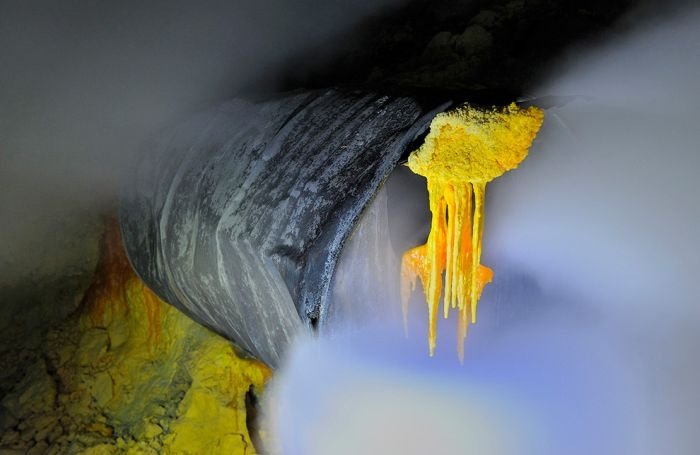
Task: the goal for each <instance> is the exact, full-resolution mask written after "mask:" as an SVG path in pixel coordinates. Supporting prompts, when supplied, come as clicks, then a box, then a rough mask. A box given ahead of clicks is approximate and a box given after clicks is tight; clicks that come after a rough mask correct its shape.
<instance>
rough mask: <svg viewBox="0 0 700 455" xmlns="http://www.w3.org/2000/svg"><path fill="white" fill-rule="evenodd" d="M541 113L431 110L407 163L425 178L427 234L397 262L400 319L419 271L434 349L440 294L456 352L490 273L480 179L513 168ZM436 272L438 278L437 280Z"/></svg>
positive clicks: (524, 151) (511, 108) (483, 183)
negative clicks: (455, 317)
mask: <svg viewBox="0 0 700 455" xmlns="http://www.w3.org/2000/svg"><path fill="white" fill-rule="evenodd" d="M543 118H544V113H543V112H542V110H540V109H538V108H536V107H528V108H519V107H518V106H516V105H515V104H511V105H510V106H508V107H506V108H503V109H491V110H481V109H476V108H473V107H470V106H468V105H465V106H463V107H460V108H458V109H456V110H454V111H450V112H446V113H443V114H438V115H437V116H436V117H435V119H433V121H432V123H431V125H430V132H429V133H428V136H427V137H426V139H425V142H424V144H423V145H422V146H421V147H420V148H419V149H418V150H416V151H414V152H413V153H411V155H410V156H409V158H408V167H409V168H410V169H411V170H412V171H413V172H415V173H416V174H419V175H422V176H424V177H425V178H426V179H427V181H428V182H427V183H428V194H429V198H430V212H431V213H432V222H431V226H430V234H429V235H428V241H427V243H426V244H424V245H420V246H417V247H415V248H412V249H410V250H408V251H407V252H406V253H404V255H403V259H402V262H401V300H402V304H403V313H404V324H405V325H406V324H407V313H408V301H409V298H410V296H411V293H412V292H413V291H414V290H415V287H416V278H420V280H421V283H422V285H423V289H424V291H425V295H426V302H427V305H428V318H429V329H428V345H429V348H430V355H433V353H434V351H435V342H436V325H437V314H438V305H439V302H440V296H441V294H442V293H443V290H444V298H443V313H444V316H445V318H447V317H448V315H449V310H450V308H453V309H457V310H458V312H459V329H458V332H459V333H458V337H457V342H458V350H459V357H460V360H463V359H464V339H465V338H466V336H467V327H468V326H469V324H470V323H474V322H476V306H477V302H478V300H479V297H480V296H481V291H482V290H483V288H484V286H485V285H486V284H487V283H489V282H490V281H491V279H492V278H493V272H492V271H491V269H489V268H488V267H484V266H483V265H481V263H480V258H481V239H482V235H483V227H484V196H485V192H486V184H487V183H488V182H490V181H491V180H493V179H495V178H496V177H499V176H500V175H502V174H503V173H505V172H506V171H509V170H511V169H515V168H516V167H517V166H518V165H519V164H520V162H521V161H523V160H524V159H525V157H526V156H527V152H528V149H529V148H530V145H531V144H532V141H533V140H534V138H535V136H536V135H537V131H538V130H539V128H540V126H541V125H542V120H543ZM443 273H444V280H443Z"/></svg>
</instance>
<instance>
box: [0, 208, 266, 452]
mask: <svg viewBox="0 0 700 455" xmlns="http://www.w3.org/2000/svg"><path fill="white" fill-rule="evenodd" d="M40 358H43V359H45V360H42V361H41V362H38V363H37V365H36V366H35V367H34V370H36V371H35V372H34V373H33V374H32V376H31V377H28V378H27V379H26V380H25V382H26V384H25V385H21V386H20V387H19V388H18V389H17V390H16V391H14V392H13V393H12V394H10V395H11V396H10V397H9V399H6V400H4V401H2V402H0V413H2V412H3V411H7V410H9V411H10V412H9V413H11V414H12V415H13V418H14V419H16V420H17V421H18V424H17V425H16V427H17V428H22V430H21V431H19V433H17V432H16V431H14V430H9V431H8V432H7V433H5V434H1V435H0V452H2V450H1V449H3V448H9V449H12V450H16V453H27V452H28V451H29V452H31V453H34V452H33V451H32V450H33V449H32V450H30V449H31V444H30V443H25V441H30V442H31V441H36V442H35V443H32V444H35V445H36V446H39V445H41V447H42V448H46V449H47V450H48V449H50V450H48V451H46V452H43V451H39V452H36V453H85V454H161V453H162V454H173V455H175V454H181V455H190V454H191V455H194V454H247V455H253V454H255V453H256V448H255V447H254V446H253V444H252V441H251V435H249V433H248V428H247V425H246V402H245V399H246V393H247V392H248V391H249V390H250V389H251V388H252V389H253V390H255V391H257V392H260V391H261V390H262V389H263V388H264V385H265V383H266V381H267V380H268V378H269V377H270V374H271V372H270V370H269V369H268V368H267V367H266V366H265V365H263V364H262V363H260V362H258V361H256V360H252V359H246V358H243V357H242V356H240V355H239V354H238V353H237V352H236V350H235V349H234V347H233V346H232V345H231V343H230V342H228V341H227V340H225V339H223V338H221V337H220V336H218V335H216V334H215V333H213V332H211V331H209V330H207V329H206V328H204V327H202V326H200V325H199V324H197V323H195V322H194V321H192V320H191V319H189V318H188V317H187V316H185V315H184V314H182V313H180V312H179V311H178V310H177V309H175V308H173V307H171V306H170V305H167V304H166V303H164V302H162V301H161V300H160V299H159V298H158V297H157V296H156V295H155V294H153V292H151V291H150V290H149V289H148V287H146V285H145V284H144V283H143V282H142V281H141V280H140V279H139V278H138V277H137V276H136V275H135V274H134V272H133V271H132V270H131V267H130V266H129V263H128V261H127V259H126V256H125V253H124V251H123V248H122V245H121V239H120V237H119V228H118V226H117V225H116V223H115V222H113V223H111V224H110V226H108V228H107V230H106V232H105V235H104V239H103V243H102V256H101V259H100V262H99V265H98V268H97V270H96V276H95V279H94V282H93V285H92V287H91V288H90V290H89V291H88V292H87V294H86V296H85V298H84V301H83V304H82V308H81V311H80V314H77V315H76V317H75V318H71V319H70V320H69V321H66V323H65V324H64V325H63V326H61V327H57V328H54V329H52V330H51V331H50V332H49V334H48V335H47V340H46V346H45V348H44V350H43V352H42V355H41V357H40ZM13 394H16V395H17V399H14V398H13ZM25 396H29V397H30V400H29V401H27V400H24V401H23V398H22V397H25ZM25 401H27V402H26V403H25ZM15 433H17V434H15ZM260 436H261V437H262V436H264V435H260ZM12 453H15V452H12Z"/></svg>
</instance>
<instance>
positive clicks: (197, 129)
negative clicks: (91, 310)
mask: <svg viewBox="0 0 700 455" xmlns="http://www.w3.org/2000/svg"><path fill="white" fill-rule="evenodd" d="M435 107H436V106H435V105H432V106H428V107H426V106H424V105H421V104H420V103H418V102H417V101H415V100H413V99H410V98H404V97H389V96H379V95H376V94H372V93H362V92H347V91H346V92H343V91H337V90H326V91H314V92H307V93H292V94H285V95H282V96H280V97H279V98H277V99H274V100H270V101H262V102H248V101H241V100H234V101H231V102H228V103H226V104H223V105H221V106H219V107H218V108H217V109H215V110H214V111H212V112H207V113H205V114H202V115H200V116H198V117H196V118H194V119H192V120H191V121H189V122H188V123H187V124H186V125H182V126H181V127H179V128H178V129H177V130H176V131H175V133H174V134H173V135H172V136H171V137H170V139H169V140H168V141H167V142H163V143H161V144H160V146H159V147H158V148H157V149H155V150H153V152H152V153H150V154H149V155H148V156H147V157H146V159H145V160H144V162H143V163H142V164H141V165H140V166H139V168H138V170H137V172H136V175H135V178H134V181H133V182H132V184H131V185H129V187H128V188H127V189H126V191H125V193H124V197H123V201H122V205H121V214H120V220H121V221H120V222H121V229H122V234H123V237H124V242H125V246H126V250H127V253H128V256H129V258H130V260H131V262H132V265H133V266H134V268H135V269H136V271H137V273H138V274H139V275H140V276H141V278H142V279H143V280H144V281H145V282H146V283H147V284H148V285H149V286H150V287H151V288H152V289H153V290H154V291H155V292H156V293H157V294H158V295H159V296H160V297H162V298H163V299H164V300H166V301H167V302H169V303H171V304H172V305H174V306H176V307H178V308H179V309H181V310H182V311H184V312H185V313H187V314H188V315H190V316H191V317H192V318H194V319H195V320H197V321H199V322H201V323H202V324H204V325H206V326H208V327H210V328H212V329H214V330H215V331H217V332H219V333H221V334H223V335H224V336H226V337H228V338H229V339H231V340H233V341H234V342H236V343H237V344H238V345H240V346H241V347H242V348H244V349H246V350H247V351H248V352H249V353H251V354H253V355H255V356H257V357H258V358H260V359H262V360H263V361H265V362H267V363H268V364H270V365H273V366H274V365H278V364H279V362H280V359H281V355H282V353H283V352H284V349H285V347H286V346H287V344H288V343H289V342H290V341H291V340H292V338H293V337H294V336H296V335H297V334H299V333H301V332H304V331H308V330H310V329H311V328H312V327H313V326H315V325H317V324H320V325H322V324H324V321H325V317H326V315H327V314H328V311H327V310H328V303H329V301H330V294H331V280H332V277H333V273H334V269H335V265H336V262H337V260H338V257H339V254H340V252H341V249H342V248H343V244H344V243H345V240H346V239H347V238H348V236H349V234H350V232H351V231H352V229H353V226H354V225H355V224H356V222H357V220H358V219H359V217H360V215H361V213H362V211H363V209H364V208H365V207H366V206H367V205H368V203H369V202H370V200H371V199H372V197H373V196H374V195H375V194H376V192H377V191H378V189H379V187H380V185H381V184H382V182H383V181H384V180H385V178H386V177H387V175H388V174H389V173H390V172H391V171H392V170H393V169H394V167H395V166H396V165H397V163H398V161H399V159H400V157H401V155H402V154H403V153H404V151H405V150H406V148H407V147H408V146H409V144H410V143H411V142H412V141H413V140H415V139H416V137H417V136H418V135H420V134H421V133H422V132H424V131H425V129H426V128H427V126H428V124H429V122H430V120H431V119H432V117H433V116H434V114H435V112H437V110H436V109H434V108H435ZM444 107H445V105H443V106H440V107H439V108H440V109H444Z"/></svg>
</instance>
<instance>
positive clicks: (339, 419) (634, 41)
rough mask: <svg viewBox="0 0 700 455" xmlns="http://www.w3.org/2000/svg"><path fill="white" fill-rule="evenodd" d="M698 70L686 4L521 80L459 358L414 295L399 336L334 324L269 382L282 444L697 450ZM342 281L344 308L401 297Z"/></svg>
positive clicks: (355, 448)
mask: <svg viewBox="0 0 700 455" xmlns="http://www.w3.org/2000/svg"><path fill="white" fill-rule="evenodd" d="M698 80H700V9H698V8H697V7H696V8H692V9H687V10H685V11H682V12H681V13H679V14H675V15H673V16H668V17H664V18H663V20H659V19H657V20H655V21H651V20H649V19H646V20H645V21H639V22H637V23H635V26H634V27H632V28H628V29H626V30H625V32H624V33H622V32H619V33H617V34H611V35H610V36H609V37H608V39H606V40H603V41H601V42H599V43H596V44H595V45H591V46H590V47H588V48H584V47H578V48H576V49H572V50H571V52H570V54H569V55H567V56H566V57H565V58H564V59H562V61H561V62H560V64H559V65H558V66H556V67H554V68H551V69H550V71H549V72H548V73H547V77H546V79H544V80H543V81H542V82H541V83H540V84H539V85H537V86H535V87H533V88H532V90H531V97H530V98H531V99H532V102H533V103H534V104H538V102H539V103H541V104H546V105H547V106H545V107H547V110H546V115H545V124H544V126H543V129H542V131H541V132H540V134H539V136H538V138H537V139H536V142H535V144H534V145H533V147H532V149H531V152H530V157H529V158H528V159H527V160H525V162H524V163H523V164H522V165H521V166H520V168H519V169H517V170H516V171H513V172H511V173H508V174H506V175H505V176H503V177H502V178H500V179H498V180H496V181H495V182H493V183H492V184H490V185H489V187H488V190H487V196H486V197H487V202H486V219H485V223H486V225H485V233H484V249H483V252H484V253H483V254H484V257H483V260H482V262H483V263H484V264H485V265H487V266H490V267H492V268H493V269H494V272H495V278H494V282H493V283H492V284H490V285H489V286H488V287H487V288H486V289H485V291H484V294H483V297H482V299H481V302H480V305H479V316H478V318H479V320H478V322H477V324H476V325H475V326H472V328H471V329H470V333H469V336H468V338H467V342H466V356H465V365H464V366H460V365H459V362H458V360H457V357H456V349H455V342H456V335H455V333H456V329H455V327H454V326H455V324H454V323H453V322H451V321H442V320H441V321H440V324H439V327H438V349H437V352H436V355H435V357H434V358H429V357H428V355H427V341H426V334H427V330H426V326H427V325H426V322H425V320H426V319H427V315H426V311H425V309H424V303H422V302H421V300H422V297H423V296H422V295H420V292H417V293H416V294H418V295H417V296H414V297H415V298H414V299H413V300H412V302H411V312H410V315H409V321H410V327H409V336H408V338H404V336H403V330H402V328H401V321H400V320H398V321H397V320H394V321H393V322H392V321H391V318H389V317H387V318H383V319H382V318H380V320H376V319H375V320H371V321H369V322H366V323H365V324H364V325H362V324H357V322H356V321H357V318H356V317H355V316H353V317H352V318H350V320H349V321H348V322H347V323H345V324H343V323H342V319H339V320H336V326H335V328H334V329H333V331H332V332H329V333H325V334H323V336H321V337H319V338H318V339H314V340H305V341H302V342H300V343H299V344H298V345H297V346H296V347H295V348H294V349H293V352H292V354H291V356H290V358H289V360H288V362H287V365H286V367H285V368H283V369H282V371H281V372H280V374H279V375H278V376H277V377H276V379H275V384H274V387H273V391H272V393H271V398H270V403H269V405H268V406H269V409H268V414H269V418H270V419H271V421H272V422H273V428H274V430H275V434H276V436H277V438H278V442H279V445H280V447H279V448H280V449H281V450H282V451H283V453H286V454H315V453H318V454H322V453H333V454H343V453H359V452H363V453H397V454H398V453H401V454H413V453H415V454H418V453H427V452H430V453H438V454H442V453H444V454H454V453H485V454H550V453H551V454H561V453H566V454H579V453H580V454H584V453H602V454H619V453H635V454H689V455H690V454H694V453H696V452H697V447H698V446H700V435H698V433H697V425H698V422H700V393H699V392H698V390H697V384H699V383H700V367H698V365H697V355H696V354H695V353H696V350H697V346H699V345H700V335H698V334H700V330H699V329H700V309H699V308H700V306H699V305H698V303H700V302H698V280H697V279H696V278H695V274H696V271H697V270H699V266H700V263H699V262H700V259H699V258H698V251H700V248H699V247H700V240H698V238H697V236H696V235H695V232H696V231H697V226H698V222H700V204H698V199H697V195H698V194H700V193H699V191H700V188H699V187H698V183H697V176H696V173H697V172H698V170H700V155H699V153H698V152H699V150H698V138H699V136H700V133H699V132H698V128H697V119H698V118H700V90H698V87H697V82H698ZM389 193H390V194H389V199H388V205H389V207H391V204H392V201H391V192H389ZM411 195H412V196H415V192H414V193H411ZM415 197H420V196H415ZM424 197H425V196H423V198H424ZM378 200H379V201H382V200H383V199H382V198H378ZM423 203H424V202H423ZM418 205H420V204H418ZM388 210H389V213H390V214H391V209H390V208H389V209H388ZM414 212H415V208H412V209H407V211H406V212H405V213H414ZM404 216H405V215H404ZM374 219H378V218H377V217H374ZM400 221H405V222H406V223H408V224H410V223H411V220H410V219H404V220H400ZM363 227H364V226H363ZM417 229H418V228H417ZM365 230H366V229H365ZM380 231H381V229H378V230H377V231H376V232H380ZM418 231H419V229H418V230H414V231H411V230H410V229H407V230H404V232H403V234H402V236H403V237H402V238H401V239H399V241H398V242H396V241H394V247H392V242H385V245H387V246H386V248H387V249H388V250H389V251H391V252H392V254H395V255H399V254H401V252H402V249H401V247H399V246H398V245H400V244H401V243H402V242H406V241H414V240H413V239H410V240H407V239H409V237H411V236H413V237H415V235H416V234H415V233H416V232H418ZM409 232H413V234H410V235H409ZM392 240H395V239H392ZM339 270H340V271H343V273H347V274H353V273H359V272H358V271H357V270H355V271H353V270H352V268H351V267H348V268H345V269H343V267H342V259H341V265H339ZM390 273H392V274H393V273H395V270H393V269H391V271H390ZM385 280H386V281H387V282H392V281H393V280H395V278H394V277H392V276H387V277H385ZM344 281H346V282H348V283H354V282H355V281H354V280H353V279H351V278H350V279H345V280H344ZM378 281H381V280H378ZM346 292H347V293H348V295H346V296H345V297H344V299H343V305H344V308H347V306H348V305H349V303H348V300H352V299H358V300H362V302H361V303H358V308H363V311H366V308H368V307H372V306H374V307H375V308H377V309H381V308H385V309H387V311H385V312H384V313H382V314H391V315H395V314H396V312H395V311H394V310H393V309H395V308H397V307H398V306H399V305H400V304H399V302H396V301H386V300H383V299H375V300H371V299H372V297H371V295H370V294H371V293H363V292H362V291H360V290H358V289H357V287H356V286H355V287H352V288H348V289H347V290H346ZM368 299H370V300H371V304H368V303H367V300H368Z"/></svg>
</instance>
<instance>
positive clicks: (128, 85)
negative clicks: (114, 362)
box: [0, 0, 399, 328]
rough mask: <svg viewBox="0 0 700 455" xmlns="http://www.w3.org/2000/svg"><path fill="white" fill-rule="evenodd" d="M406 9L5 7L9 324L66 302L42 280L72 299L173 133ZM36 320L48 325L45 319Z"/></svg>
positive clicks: (3, 173)
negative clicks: (120, 204)
mask: <svg viewBox="0 0 700 455" xmlns="http://www.w3.org/2000/svg"><path fill="white" fill-rule="evenodd" d="M398 4H399V0H381V1H359V2H358V1H352V2H351V1H346V0H331V1H324V2H310V1H303V0H302V1H285V0H270V1H263V2H257V1H246V0H235V1H223V0H221V1H219V0H211V1H204V2H191V1H180V0H176V1H155V2H136V1H118V2H89V1H83V0H77V1H69V2H59V3H57V2H51V1H34V2H24V1H13V0H11V1H6V2H3V3H2V6H0V62H1V67H2V70H0V183H1V184H2V191H0V218H2V223H0V299H2V300H3V306H2V311H3V313H2V314H6V315H7V316H6V317H4V318H2V319H3V323H4V324H7V325H8V327H10V326H13V325H17V323H18V321H19V320H20V319H22V315H23V314H25V313H24V310H22V308H24V309H27V308H34V307H31V304H32V302H34V301H36V300H51V299H54V300H57V297H56V296H55V295H54V294H55V292H54V291H53V288H48V285H47V284H46V283H53V282H57V283H59V288H60V289H63V288H61V286H60V283H62V282H66V281H67V280H68V279H69V278H71V277H73V276H78V275H80V276H83V275H86V274H89V271H90V267H92V268H94V263H95V261H96V259H95V257H96V255H97V253H96V252H97V248H98V247H97V243H98V240H99V235H100V234H99V233H100V232H101V222H100V219H99V214H100V213H104V212H107V213H114V212H115V207H116V203H115V201H116V199H117V198H118V194H119V190H120V185H121V184H122V178H123V177H124V176H128V175H130V173H131V171H132V170H133V168H134V167H135V166H138V163H139V157H140V155H141V154H142V153H143V152H144V151H146V150H147V149H148V148H149V147H150V146H151V144H154V143H157V142H158V141H159V139H160V134H161V132H162V131H163V130H164V129H167V128H168V127H170V126H171V125H174V124H177V123H180V121H181V120H182V119H183V118H187V117H189V116H190V115H192V114H193V113H194V112H198V111H202V110H206V109H207V108H209V107H211V105H213V104H218V103H220V102H221V101H223V100H225V99H229V98H231V97H233V96H248V95H250V94H252V93H261V92H271V91H275V90H279V89H281V88H284V84H285V80H284V77H285V76H284V75H285V74H287V73H289V72H291V71H292V70H293V71H294V73H295V74H304V72H306V71H312V70H314V69H315V68H316V67H317V66H319V65H321V66H322V65H323V64H324V63H325V62H326V61H327V60H326V59H328V58H329V57H330V56H332V55H333V54H334V53H335V52H338V50H339V49H342V48H343V47H344V46H348V45H351V44H352V43H350V42H348V36H349V35H350V31H351V30H352V29H353V27H356V26H358V24H359V23H360V22H361V21H362V20H363V19H366V18H367V17H368V16H371V15H374V14H380V13H382V12H384V11H385V10H386V9H387V8H392V7H395V6H396V5H398ZM311 49H313V51H314V52H313V55H315V59H313V60H312V59H309V58H308V57H307V54H308V53H309V52H310V50H311ZM91 261H92V262H91ZM88 278H89V276H88ZM64 287H65V286H64ZM61 292H63V293H64V294H66V292H64V291H61ZM68 293H69V292H68ZM78 293H79V292H78ZM78 293H76V294H78ZM47 307H49V308H50V307H56V308H58V307H66V308H67V309H66V310H61V311H64V312H65V311H67V312H70V311H72V309H73V308H74V307H73V304H72V303H71V304H68V305H62V304H61V303H60V302H58V301H56V302H55V304H53V305H51V304H49V305H47ZM37 308H38V307H37ZM34 313H36V314H33V315H31V316H30V317H28V319H31V320H32V322H31V323H32V324H33V326H41V323H38V322H37V321H39V320H40V319H42V318H45V317H46V313H47V312H46V311H45V310H43V309H37V310H36V311H34ZM0 328H2V327H0Z"/></svg>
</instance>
